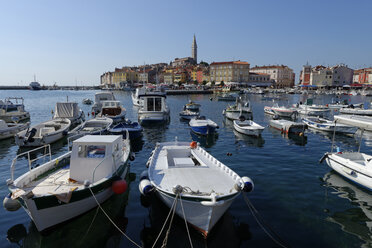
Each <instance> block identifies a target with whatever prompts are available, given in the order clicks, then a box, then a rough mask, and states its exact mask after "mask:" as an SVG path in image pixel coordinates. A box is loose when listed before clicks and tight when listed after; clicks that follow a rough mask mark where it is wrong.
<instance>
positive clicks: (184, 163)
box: [173, 158, 195, 167]
mask: <svg viewBox="0 0 372 248" xmlns="http://www.w3.org/2000/svg"><path fill="white" fill-rule="evenodd" d="M173 162H174V166H175V167H192V166H195V164H194V161H193V160H192V159H191V158H173Z"/></svg>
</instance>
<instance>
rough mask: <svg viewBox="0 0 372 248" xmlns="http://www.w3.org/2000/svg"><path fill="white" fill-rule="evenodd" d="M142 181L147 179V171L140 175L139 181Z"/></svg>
mask: <svg viewBox="0 0 372 248" xmlns="http://www.w3.org/2000/svg"><path fill="white" fill-rule="evenodd" d="M143 179H149V172H148V171H147V170H144V171H142V173H141V176H140V181H142V180H143Z"/></svg>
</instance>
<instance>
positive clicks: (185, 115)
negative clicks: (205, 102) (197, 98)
mask: <svg viewBox="0 0 372 248" xmlns="http://www.w3.org/2000/svg"><path fill="white" fill-rule="evenodd" d="M199 115H200V114H199V112H194V111H190V110H183V111H181V112H180V117H181V118H182V119H185V120H191V119H192V118H197V117H199Z"/></svg>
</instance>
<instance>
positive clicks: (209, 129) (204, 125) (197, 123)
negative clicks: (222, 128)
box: [189, 116, 218, 135]
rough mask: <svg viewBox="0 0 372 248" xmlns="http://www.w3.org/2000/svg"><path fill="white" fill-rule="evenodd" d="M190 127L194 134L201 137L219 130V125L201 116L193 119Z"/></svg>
mask: <svg viewBox="0 0 372 248" xmlns="http://www.w3.org/2000/svg"><path fill="white" fill-rule="evenodd" d="M189 125H190V128H191V130H192V131H193V132H194V133H196V134H200V135H209V134H213V133H214V132H215V130H216V128H218V125H217V124H216V123H215V122H214V121H212V120H210V119H207V118H205V116H199V117H196V118H194V119H191V120H190V122H189Z"/></svg>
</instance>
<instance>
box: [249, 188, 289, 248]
mask: <svg viewBox="0 0 372 248" xmlns="http://www.w3.org/2000/svg"><path fill="white" fill-rule="evenodd" d="M243 197H244V201H245V203H246V204H247V206H248V208H249V210H250V211H251V213H252V215H253V217H254V218H255V220H256V222H257V223H258V225H259V226H260V227H261V228H262V230H263V231H264V232H265V233H266V234H267V235H268V236H269V237H270V238H271V239H272V240H273V241H274V242H275V243H276V244H278V245H279V246H281V247H284V248H287V247H290V246H289V245H288V244H287V243H286V242H285V241H284V240H282V239H281V238H280V236H279V235H278V234H277V233H275V231H274V230H273V229H272V228H271V227H270V225H269V224H268V223H267V222H266V221H265V220H264V219H263V217H262V216H261V215H260V213H259V212H258V211H257V209H256V208H255V207H254V206H253V204H252V202H251V201H250V200H249V199H248V197H247V195H246V194H245V193H243ZM259 218H260V219H261V221H260V220H259ZM261 222H262V223H261ZM266 229H269V231H270V232H271V233H272V234H273V235H274V236H276V238H275V237H273V235H271V234H270V232H269V231H268V230H266Z"/></svg>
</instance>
